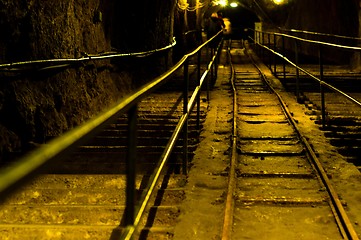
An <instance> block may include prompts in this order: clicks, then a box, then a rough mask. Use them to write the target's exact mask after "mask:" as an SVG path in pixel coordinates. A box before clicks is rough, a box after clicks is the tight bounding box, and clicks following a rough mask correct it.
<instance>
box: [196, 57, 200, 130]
mask: <svg viewBox="0 0 361 240" xmlns="http://www.w3.org/2000/svg"><path fill="white" fill-rule="evenodd" d="M197 79H198V86H199V87H200V86H201V51H199V52H198V55H197ZM199 90H200V89H199ZM200 112H201V91H199V93H198V95H197V130H200V129H201V127H200V125H201V124H200V121H201V120H200Z"/></svg>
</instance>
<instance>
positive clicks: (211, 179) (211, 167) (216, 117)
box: [173, 53, 361, 239]
mask: <svg viewBox="0 0 361 240" xmlns="http://www.w3.org/2000/svg"><path fill="white" fill-rule="evenodd" d="M224 55H225V54H224V53H223V56H224ZM221 59H222V60H221V63H222V64H220V66H219V72H218V79H217V81H216V84H215V87H214V89H213V91H212V92H211V100H210V107H209V112H208V114H207V118H206V121H205V123H204V130H203V131H202V133H201V139H202V140H201V142H200V144H199V146H198V148H197V149H196V152H195V156H194V158H193V161H192V164H193V166H192V168H191V170H190V172H189V176H188V179H187V181H188V184H187V186H186V198H185V200H184V201H183V205H182V207H181V209H183V210H184V211H183V212H182V214H181V215H180V216H179V224H178V225H177V226H176V228H175V233H174V238H173V239H220V237H221V236H220V233H221V232H222V225H223V216H224V198H225V195H226V191H225V189H227V184H228V182H227V181H228V178H227V172H228V166H229V158H230V156H229V149H230V144H231V140H230V138H231V124H232V95H231V90H230V86H229V78H230V70H229V66H228V65H227V64H226V63H225V60H224V59H223V58H221ZM223 63H224V64H223ZM262 70H264V72H265V74H266V76H267V77H268V78H269V80H270V81H271V82H273V84H274V85H275V87H276V88H280V89H281V88H282V84H281V83H280V82H279V81H278V80H277V79H276V78H275V77H274V76H273V75H272V74H271V72H270V71H269V70H268V68H267V67H266V66H264V67H263V69H262ZM281 95H282V97H283V98H284V100H285V101H286V102H287V104H288V107H289V108H290V110H291V112H292V114H293V117H294V119H295V120H296V122H297V123H298V127H299V128H300V130H301V131H302V134H304V135H305V136H306V138H307V140H308V141H309V143H310V144H311V145H312V147H313V148H314V151H315V152H316V153H317V154H318V157H319V160H320V161H321V162H322V164H323V166H324V168H325V169H326V171H327V173H328V175H329V176H330V178H331V181H332V182H333V183H334V184H335V186H336V189H337V192H341V193H342V196H341V199H342V201H344V203H345V204H346V203H347V206H348V209H349V210H350V217H351V221H354V222H355V223H356V224H357V223H358V222H359V220H360V217H358V216H361V208H360V207H359V206H358V205H359V203H358V201H359V200H357V199H358V198H357V197H355V196H361V191H360V185H361V174H360V172H359V171H358V169H357V168H356V167H355V166H354V165H353V164H352V163H348V162H347V161H346V160H345V159H344V157H343V156H342V155H340V154H339V153H338V152H337V149H336V147H334V146H332V145H331V144H330V143H329V141H328V140H327V139H326V137H325V136H324V133H323V132H322V131H321V130H320V129H319V125H317V124H316V123H315V122H314V120H313V119H312V118H311V117H310V116H309V115H307V114H306V112H307V110H308V109H307V108H306V107H305V106H304V105H303V104H299V103H297V99H296V97H295V96H294V94H292V93H289V92H286V91H281ZM236 211H237V209H236ZM277 214H278V213H277V212H275V213H274V217H275V219H276V218H277V216H276V215H277ZM298 214H300V215H303V214H304V213H303V211H302V210H301V211H299V212H298ZM247 217H252V218H254V216H248V215H244V218H245V219H241V220H242V221H247ZM326 218H327V217H326ZM326 218H323V217H322V216H320V219H319V220H320V221H324V220H325V219H326ZM238 220H240V219H238ZM235 221H237V219H236V220H235ZM325 221H326V220H325ZM267 224H268V228H270V229H272V228H277V227H278V224H279V223H277V221H267ZM269 224H271V225H272V224H274V226H269ZM234 227H236V226H234ZM257 231H262V230H261V229H259V230H256V232H257ZM294 231H295V232H297V231H298V232H302V231H303V229H298V230H297V229H294ZM279 239H287V238H283V237H282V236H280V238H279Z"/></svg>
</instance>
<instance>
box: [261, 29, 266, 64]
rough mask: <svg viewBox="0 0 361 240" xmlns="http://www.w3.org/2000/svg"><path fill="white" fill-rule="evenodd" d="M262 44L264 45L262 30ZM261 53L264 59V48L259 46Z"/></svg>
mask: <svg viewBox="0 0 361 240" xmlns="http://www.w3.org/2000/svg"><path fill="white" fill-rule="evenodd" d="M262 45H264V33H263V32H262ZM261 55H262V60H263V61H265V58H264V48H261Z"/></svg>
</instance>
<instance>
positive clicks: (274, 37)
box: [273, 33, 277, 76]
mask: <svg viewBox="0 0 361 240" xmlns="http://www.w3.org/2000/svg"><path fill="white" fill-rule="evenodd" d="M276 47H277V45H276V34H275V33H273V50H274V51H275V52H277V50H276ZM273 62H274V68H273V73H274V75H275V76H277V57H276V54H273Z"/></svg>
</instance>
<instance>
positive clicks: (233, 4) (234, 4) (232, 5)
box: [229, 2, 238, 8]
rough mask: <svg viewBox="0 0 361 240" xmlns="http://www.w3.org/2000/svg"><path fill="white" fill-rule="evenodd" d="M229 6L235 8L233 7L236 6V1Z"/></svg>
mask: <svg viewBox="0 0 361 240" xmlns="http://www.w3.org/2000/svg"><path fill="white" fill-rule="evenodd" d="M229 6H231V7H233V8H235V7H238V3H236V2H232V3H231V4H229Z"/></svg>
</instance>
